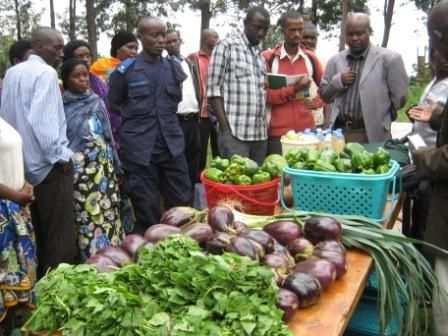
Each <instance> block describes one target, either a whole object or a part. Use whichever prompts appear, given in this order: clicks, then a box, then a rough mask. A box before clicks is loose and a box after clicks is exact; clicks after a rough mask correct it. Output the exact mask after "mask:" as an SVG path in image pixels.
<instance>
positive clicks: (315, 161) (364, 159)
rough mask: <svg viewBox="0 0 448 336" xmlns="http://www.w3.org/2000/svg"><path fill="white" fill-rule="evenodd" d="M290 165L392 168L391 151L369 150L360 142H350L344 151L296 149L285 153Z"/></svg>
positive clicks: (361, 169) (329, 168) (363, 170)
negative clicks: (372, 151)
mask: <svg viewBox="0 0 448 336" xmlns="http://www.w3.org/2000/svg"><path fill="white" fill-rule="evenodd" d="M285 158H286V161H287V162H288V165H289V167H291V168H295V169H305V170H315V171H324V172H341V173H360V174H367V175H374V174H385V173H387V172H388V171H389V170H390V168H391V164H390V159H391V158H390V153H389V152H388V151H387V150H385V149H384V148H382V147H380V148H378V150H377V151H376V152H375V153H371V152H368V151H367V150H366V149H365V148H364V146H362V145H361V144H359V143H348V144H346V145H345V148H344V151H343V152H342V153H337V152H335V151H334V150H332V149H325V150H317V149H294V150H291V151H289V152H288V153H287V154H286V155H285Z"/></svg>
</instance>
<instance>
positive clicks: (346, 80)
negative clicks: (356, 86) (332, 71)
mask: <svg viewBox="0 0 448 336" xmlns="http://www.w3.org/2000/svg"><path fill="white" fill-rule="evenodd" d="M341 80H342V83H343V84H344V85H345V86H350V85H352V84H353V83H354V82H355V80H356V72H354V71H352V70H348V71H347V72H343V73H342V74H341Z"/></svg>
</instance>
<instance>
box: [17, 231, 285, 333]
mask: <svg viewBox="0 0 448 336" xmlns="http://www.w3.org/2000/svg"><path fill="white" fill-rule="evenodd" d="M276 295H277V286H276V285H275V281H274V274H273V272H272V271H271V270H270V269H269V268H266V267H263V266H259V265H258V263H257V262H256V261H252V260H250V259H248V258H246V257H240V256H238V255H235V254H224V255H220V256H212V255H206V254H204V253H203V252H202V251H201V249H200V248H199V246H198V244H197V243H196V242H195V241H193V240H192V239H190V238H187V237H181V236H173V237H170V238H169V239H166V240H164V241H162V242H160V243H158V244H157V245H156V246H155V247H154V248H152V249H144V250H143V251H141V252H140V255H139V261H138V263H137V264H131V265H128V266H125V267H123V268H121V269H119V270H117V271H115V272H113V273H97V271H96V270H95V268H94V267H92V266H91V265H80V266H70V265H64V264H63V265H60V266H59V267H58V268H57V269H56V270H54V271H52V272H51V273H49V274H48V275H47V276H46V277H45V278H43V279H42V280H41V281H40V282H39V283H38V285H37V298H38V305H37V309H36V310H35V311H34V313H33V315H32V317H31V318H30V320H29V321H28V322H27V323H26V325H25V328H26V329H27V330H30V331H35V332H36V331H43V330H50V331H51V330H56V329H60V328H63V332H64V336H72V335H76V336H100V335H101V336H116V335H129V336H143V335H154V336H157V335H160V336H233V335H242V336H243V335H247V336H288V335H291V333H290V332H289V331H288V329H287V326H286V325H285V324H284V323H283V322H282V319H281V317H282V312H281V311H280V310H279V309H278V308H277V307H276Z"/></svg>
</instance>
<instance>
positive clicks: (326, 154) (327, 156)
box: [319, 149, 338, 163]
mask: <svg viewBox="0 0 448 336" xmlns="http://www.w3.org/2000/svg"><path fill="white" fill-rule="evenodd" d="M337 157H338V154H337V153H336V152H335V151H334V150H333V149H325V150H323V151H322V152H321V153H320V157H319V159H320V160H324V161H327V162H329V163H333V162H334V161H335V160H336V159H337Z"/></svg>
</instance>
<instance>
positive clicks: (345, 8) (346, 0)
mask: <svg viewBox="0 0 448 336" xmlns="http://www.w3.org/2000/svg"><path fill="white" fill-rule="evenodd" d="M341 5H342V21H341V34H340V35H339V51H342V50H344V49H345V27H346V25H347V16H348V11H349V8H350V0H342V4H341Z"/></svg>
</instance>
